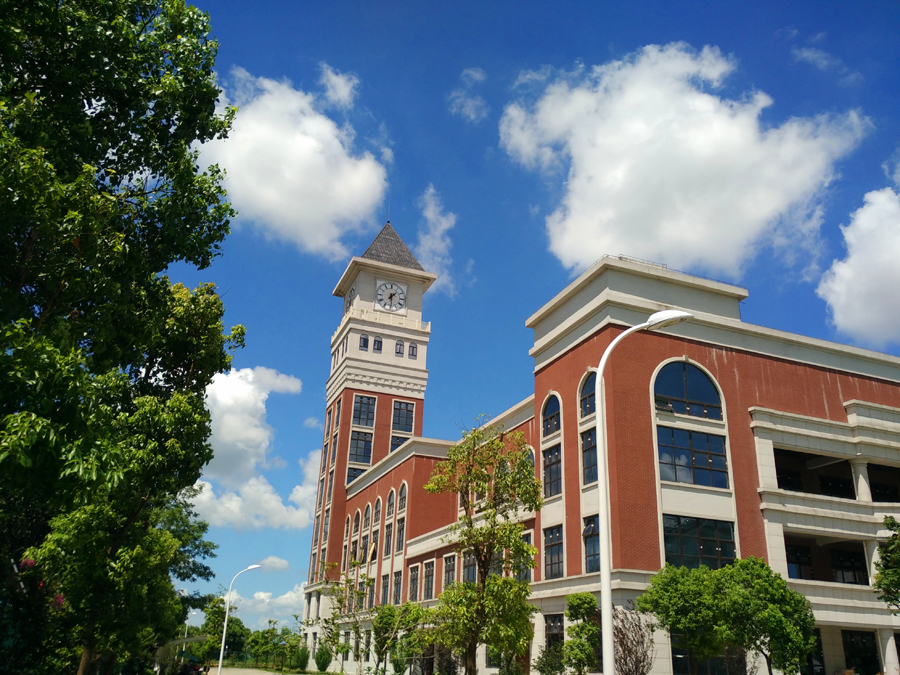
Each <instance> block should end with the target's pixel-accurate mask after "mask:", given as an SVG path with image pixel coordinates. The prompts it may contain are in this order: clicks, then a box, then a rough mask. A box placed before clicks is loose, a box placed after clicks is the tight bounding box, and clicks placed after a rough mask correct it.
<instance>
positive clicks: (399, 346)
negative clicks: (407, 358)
mask: <svg viewBox="0 0 900 675" xmlns="http://www.w3.org/2000/svg"><path fill="white" fill-rule="evenodd" d="M394 354H395V355H396V356H403V340H397V344H396V345H394Z"/></svg>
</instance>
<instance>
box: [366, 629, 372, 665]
mask: <svg viewBox="0 0 900 675" xmlns="http://www.w3.org/2000/svg"><path fill="white" fill-rule="evenodd" d="M371 645H372V631H370V630H367V631H366V663H368V662H369V650H370V647H371Z"/></svg>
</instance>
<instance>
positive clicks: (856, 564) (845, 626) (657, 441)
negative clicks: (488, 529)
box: [306, 224, 900, 675]
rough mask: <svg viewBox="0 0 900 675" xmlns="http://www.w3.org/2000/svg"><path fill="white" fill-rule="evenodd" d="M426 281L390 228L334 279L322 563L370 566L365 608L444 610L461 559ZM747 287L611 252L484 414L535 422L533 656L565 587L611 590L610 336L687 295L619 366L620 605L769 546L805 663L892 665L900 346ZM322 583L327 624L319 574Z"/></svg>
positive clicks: (535, 320) (556, 635)
mask: <svg viewBox="0 0 900 675" xmlns="http://www.w3.org/2000/svg"><path fill="white" fill-rule="evenodd" d="M434 279H435V277H434V275H432V274H429V273H427V272H425V271H424V270H423V269H422V268H421V265H419V263H418V262H417V261H416V260H415V258H414V257H413V255H412V254H411V253H410V252H409V250H408V249H407V247H406V246H405V245H404V244H403V242H402V241H401V240H400V238H399V237H398V236H397V234H396V233H395V232H394V230H393V229H392V228H391V227H390V225H389V224H388V225H387V226H385V229H384V230H383V231H382V232H381V233H380V234H379V235H378V238H376V240H375V242H373V244H372V246H371V247H370V248H369V249H368V250H367V251H366V253H365V254H364V255H363V256H362V257H360V258H354V259H353V260H352V261H351V262H350V264H349V266H348V267H347V270H346V271H345V273H344V275H343V276H342V277H341V280H340V282H339V283H338V285H337V287H336V288H335V291H334V294H335V295H337V296H339V297H342V298H344V300H345V309H344V317H343V319H342V321H341V324H340V326H339V328H338V330H337V331H336V332H335V334H334V336H333V338H332V353H333V361H332V373H331V377H330V378H329V381H328V408H327V412H326V420H327V427H326V435H325V445H324V448H325V449H324V450H323V453H322V457H323V459H322V468H321V476H322V478H321V481H320V487H319V495H318V497H317V516H316V521H315V524H316V527H315V532H314V534H313V547H312V551H313V552H312V558H311V564H310V569H311V570H316V569H317V567H318V564H319V563H320V562H321V561H322V560H327V561H328V562H333V563H336V564H338V565H344V566H346V564H347V561H348V559H349V558H351V557H353V558H355V559H357V560H361V561H364V562H365V563H366V566H367V569H368V574H369V576H371V577H372V578H374V579H376V585H375V589H374V592H373V593H372V596H371V597H370V602H372V603H373V604H378V603H383V602H403V601H406V600H407V599H409V600H415V601H418V602H422V603H425V604H431V603H434V602H435V599H436V598H437V596H438V595H439V594H440V592H441V589H442V588H443V587H444V585H445V584H446V583H448V582H450V581H453V580H459V579H464V578H465V575H466V573H467V570H466V565H465V560H463V559H456V558H454V557H453V556H452V555H451V553H450V551H449V549H448V547H447V546H446V545H445V544H444V543H442V541H441V537H442V536H443V535H444V534H445V528H446V527H447V526H448V525H449V524H450V523H451V522H452V521H453V520H454V519H455V518H456V502H455V499H453V498H452V497H447V496H435V495H428V494H427V493H425V491H424V490H423V488H422V486H423V485H424V483H425V482H426V481H427V479H428V477H429V475H430V474H431V471H432V469H433V467H434V466H435V464H436V463H437V462H440V461H441V458H442V457H444V456H446V451H447V448H448V447H450V445H451V444H452V442H451V441H443V440H436V439H426V438H422V437H421V432H422V415H423V412H424V410H423V409H424V399H425V386H426V383H427V369H426V358H427V345H428V337H429V334H430V324H428V323H426V322H423V321H422V302H421V301H422V296H423V294H424V293H425V292H426V291H427V290H428V287H429V286H430V285H431V283H432V282H433V281H434ZM746 297H747V291H746V290H745V289H743V288H740V287H736V286H732V285H728V284H723V283H720V282H715V281H710V280H706V279H702V278H698V277H694V276H690V275H686V274H683V273H680V272H674V271H672V270H668V269H666V268H665V267H664V266H657V265H652V264H648V263H643V262H637V261H632V260H628V259H623V258H610V257H607V258H603V259H601V260H600V261H598V262H597V263H595V264H594V265H593V266H592V267H590V268H589V269H588V270H586V271H585V272H584V273H583V274H582V275H581V276H579V277H578V278H577V279H576V280H575V281H573V282H572V283H571V284H569V286H567V287H566V288H565V289H563V290H562V291H561V292H560V293H559V294H558V295H557V296H556V297H554V298H553V299H552V300H550V302H548V303H546V304H545V305H544V306H543V307H541V308H540V309H539V310H538V311H537V312H535V314H533V315H532V316H531V317H529V318H528V319H527V321H526V325H527V326H529V327H530V328H532V329H533V330H534V346H533V348H532V349H531V350H530V355H531V356H532V357H533V358H534V364H535V366H534V392H533V393H531V394H530V395H529V396H528V397H527V398H525V399H524V400H522V401H521V402H519V403H518V404H516V405H514V406H513V407H511V408H509V409H508V410H506V411H505V412H503V413H501V414H499V415H496V416H495V417H494V419H493V420H492V421H494V422H499V423H502V424H503V425H504V426H505V428H506V429H518V430H521V431H522V432H524V434H525V436H526V438H527V439H528V442H529V444H530V445H531V446H532V447H533V448H534V451H535V457H536V471H537V472H538V474H539V477H540V478H541V479H542V481H543V484H544V493H545V506H544V508H543V510H542V511H541V512H540V513H537V514H534V516H533V518H530V519H528V520H527V521H526V522H525V527H526V530H527V533H528V535H529V536H531V538H532V543H534V545H535V546H537V548H538V551H539V553H538V559H537V566H536V568H535V569H534V570H533V574H532V582H533V583H532V601H533V603H534V604H535V605H536V606H537V607H538V609H539V611H540V613H539V614H536V615H535V638H534V642H533V644H532V653H531V658H532V659H533V658H534V657H536V655H537V653H538V650H539V648H540V647H542V646H544V645H545V644H547V643H548V642H552V641H554V640H558V639H560V631H562V630H563V629H564V625H565V620H564V618H563V616H562V612H563V609H564V606H565V595H566V594H568V593H572V592H577V591H592V592H595V593H597V592H598V590H599V574H598V573H597V569H598V538H597V534H596V528H597V525H596V523H597V518H598V513H599V507H598V496H597V480H598V476H603V474H604V467H598V465H597V453H596V437H597V434H596V429H595V410H594V407H595V402H594V394H593V391H594V388H593V383H594V375H593V372H594V370H595V369H596V366H597V364H598V362H599V360H600V357H601V355H602V353H603V351H604V350H605V348H606V347H607V346H608V345H609V343H610V341H611V340H612V339H613V338H614V337H615V336H616V335H618V334H620V333H621V332H622V331H623V330H624V329H626V328H627V327H629V326H632V325H635V324H638V323H641V322H643V321H645V320H646V318H647V317H648V316H649V315H650V314H652V313H654V312H656V311H660V310H663V309H671V308H677V309H682V310H687V311H688V312H690V313H691V314H692V315H693V317H694V318H693V319H691V320H690V321H688V322H686V323H683V324H680V325H678V326H675V327H672V328H669V329H665V330H663V331H660V332H652V333H650V332H638V333H636V334H634V335H632V336H629V337H628V338H627V339H626V340H625V341H623V343H622V344H621V346H620V347H619V348H617V350H616V352H615V353H614V355H613V357H612V358H611V360H610V362H609V364H608V366H607V370H606V373H605V378H604V387H605V398H606V402H607V403H606V413H607V415H606V427H607V439H608V448H609V461H608V470H607V471H606V473H607V475H608V480H609V488H610V504H609V507H610V520H611V526H612V527H611V539H612V556H613V601H614V602H615V603H616V604H623V603H625V602H627V601H628V600H629V599H632V598H634V597H636V596H637V595H639V594H640V593H641V591H642V590H643V588H645V587H646V584H647V581H648V579H649V578H650V576H651V575H652V574H653V573H655V572H656V571H657V570H659V569H660V568H661V567H662V566H663V565H664V564H665V562H666V561H669V562H671V563H673V564H684V565H688V566H696V565H699V564H706V565H708V566H710V567H717V566H720V565H723V564H727V563H728V562H729V561H730V560H733V559H734V558H735V557H745V556H748V555H755V556H760V557H763V558H765V559H766V560H767V561H768V562H769V564H770V565H771V566H772V567H773V568H774V569H775V570H776V571H777V572H779V573H780V574H781V575H782V576H783V577H785V578H786V579H789V584H790V586H791V587H792V588H794V589H795V590H797V591H799V592H801V593H803V594H804V595H806V596H807V597H808V598H809V599H810V601H811V603H812V605H813V609H814V612H815V615H816V620H817V625H818V630H819V633H820V638H821V640H820V650H819V653H817V654H814V655H812V656H811V658H810V662H809V671H810V673H811V675H813V674H814V675H831V674H832V673H835V672H837V671H839V670H843V669H845V668H850V667H854V666H855V667H856V670H857V672H860V673H862V674H863V675H875V673H876V672H882V673H890V674H891V675H900V667H898V658H897V647H896V642H895V639H894V631H895V630H897V628H898V626H900V621H898V620H897V619H896V618H894V617H893V616H892V615H891V613H890V611H889V610H888V608H887V606H886V605H884V604H883V603H881V602H880V601H878V599H877V598H876V596H875V593H874V591H873V590H872V588H871V585H870V582H871V579H872V577H873V573H874V567H873V564H874V560H875V559H876V557H877V554H878V553H877V544H878V542H879V541H880V540H884V539H885V538H886V536H887V534H888V533H887V532H886V531H885V530H884V529H883V527H882V525H881V523H882V520H883V518H884V515H885V514H893V515H900V513H898V512H900V359H898V358H896V357H893V356H889V355H885V354H880V353H877V352H873V351H868V350H864V349H859V348H856V347H849V346H846V345H841V344H836V343H832V342H827V341H823V340H817V339H812V338H807V337H803V336H801V335H795V334H791V333H786V332H783V331H777V330H772V329H768V328H764V327H761V326H755V325H752V324H746V323H744V322H742V321H741V318H740V302H741V301H742V300H743V299H744V298H746ZM376 345H377V350H376ZM363 552H364V553H363ZM364 569H365V568H364ZM309 581H310V583H309V584H308V585H307V589H306V592H307V598H308V602H307V610H308V613H307V616H308V617H309V618H315V617H316V616H318V614H319V613H320V612H322V611H325V608H320V607H319V604H320V602H321V599H320V597H319V594H318V592H317V591H318V589H319V588H320V585H319V584H320V583H321V581H320V580H319V579H318V578H317V575H316V574H315V573H314V572H313V573H312V574H311V578H310V580H309ZM315 632H316V631H315V630H314V629H310V638H311V639H314V635H315ZM480 659H481V660H480V664H481V666H482V667H486V660H485V655H484V654H481V655H480ZM687 663H688V660H687V659H686V658H685V656H684V654H682V653H681V652H679V650H678V649H674V650H673V649H672V648H671V645H670V644H669V641H668V637H667V636H666V635H664V634H659V635H657V654H656V662H655V666H654V672H658V673H676V674H680V673H686V672H687ZM701 666H702V669H703V672H704V673H705V672H713V671H715V670H717V668H718V665H717V664H716V663H715V662H711V663H708V664H701ZM488 670H490V669H489V668H488Z"/></svg>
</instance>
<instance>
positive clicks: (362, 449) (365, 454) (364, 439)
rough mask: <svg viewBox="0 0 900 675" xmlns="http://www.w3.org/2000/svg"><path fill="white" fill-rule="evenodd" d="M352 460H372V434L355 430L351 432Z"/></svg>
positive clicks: (366, 461)
mask: <svg viewBox="0 0 900 675" xmlns="http://www.w3.org/2000/svg"><path fill="white" fill-rule="evenodd" d="M350 461H351V462H362V463H363V464H368V463H369V462H371V461H372V434H369V433H366V432H364V431H354V432H352V433H351V434H350Z"/></svg>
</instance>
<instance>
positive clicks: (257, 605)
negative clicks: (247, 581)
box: [222, 582, 306, 626]
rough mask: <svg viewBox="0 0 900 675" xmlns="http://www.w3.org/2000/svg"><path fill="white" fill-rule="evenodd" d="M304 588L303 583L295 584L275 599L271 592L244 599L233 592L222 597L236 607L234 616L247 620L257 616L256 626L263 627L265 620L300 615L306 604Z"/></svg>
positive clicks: (304, 584)
mask: <svg viewBox="0 0 900 675" xmlns="http://www.w3.org/2000/svg"><path fill="white" fill-rule="evenodd" d="M305 586H306V583H305V582H304V583H302V584H297V585H295V586H294V587H293V588H292V589H291V590H289V591H288V592H287V593H285V594H284V595H279V596H277V597H275V594H274V593H271V592H267V591H257V592H256V593H254V594H253V595H252V596H251V597H249V598H245V597H242V596H241V594H240V593H238V592H237V591H234V590H233V591H231V594H230V595H229V594H228V593H225V595H224V596H222V597H223V598H225V597H228V599H229V603H233V604H235V605H237V611H236V612H235V613H236V614H238V615H239V616H242V617H247V618H248V619H249V616H248V615H251V614H252V615H257V616H258V617H259V620H258V621H257V624H258V625H261V626H265V625H266V620H267V619H288V618H290V617H292V616H293V615H294V614H300V615H302V614H303V610H304V609H305V604H306V597H305V594H304V592H303V589H304V588H305ZM245 623H246V622H245Z"/></svg>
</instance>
